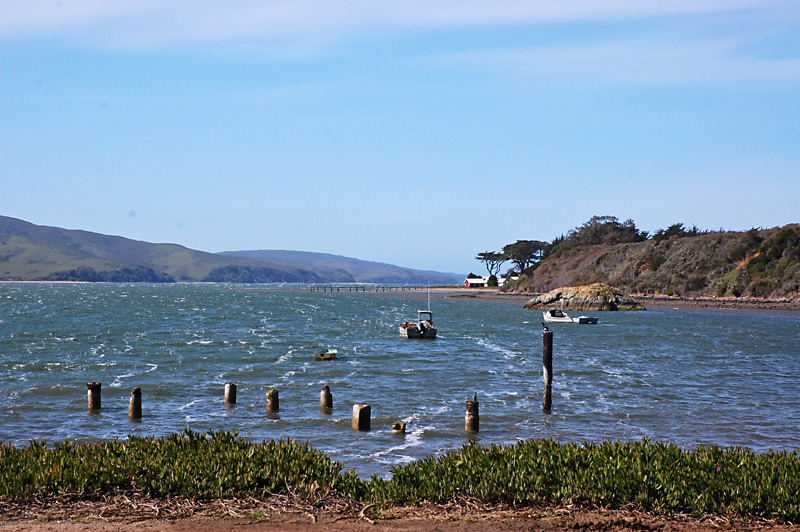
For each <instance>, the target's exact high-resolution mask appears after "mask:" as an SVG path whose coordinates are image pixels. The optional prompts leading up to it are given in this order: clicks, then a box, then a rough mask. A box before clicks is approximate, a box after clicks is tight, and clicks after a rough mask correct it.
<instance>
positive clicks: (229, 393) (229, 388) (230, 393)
mask: <svg viewBox="0 0 800 532" xmlns="http://www.w3.org/2000/svg"><path fill="white" fill-rule="evenodd" d="M225 404H226V405H235V404H236V385H235V384H234V383H232V382H226V383H225Z"/></svg>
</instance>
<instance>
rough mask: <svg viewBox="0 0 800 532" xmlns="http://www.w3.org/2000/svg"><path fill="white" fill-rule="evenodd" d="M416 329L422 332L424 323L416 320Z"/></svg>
mask: <svg viewBox="0 0 800 532" xmlns="http://www.w3.org/2000/svg"><path fill="white" fill-rule="evenodd" d="M417 330H418V331H419V333H420V334H422V333H424V332H425V324H424V323H422V322H421V321H419V322H417Z"/></svg>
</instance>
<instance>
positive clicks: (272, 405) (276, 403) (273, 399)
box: [267, 388, 280, 412]
mask: <svg viewBox="0 0 800 532" xmlns="http://www.w3.org/2000/svg"><path fill="white" fill-rule="evenodd" d="M278 410H280V399H279V398H278V390H275V389H274V388H273V389H272V390H270V391H268V392H267V412H277V411H278Z"/></svg>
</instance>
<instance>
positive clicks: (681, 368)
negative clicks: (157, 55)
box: [0, 283, 800, 477]
mask: <svg viewBox="0 0 800 532" xmlns="http://www.w3.org/2000/svg"><path fill="white" fill-rule="evenodd" d="M522 304H523V301H520V300H511V301H506V300H502V301H497V300H482V299H475V298H465V297H455V296H452V295H446V294H441V293H435V292H433V293H431V308H432V310H433V311H434V313H435V314H434V317H435V321H436V325H437V326H438V328H439V337H438V338H437V339H436V340H434V341H414V340H404V339H402V338H401V337H400V335H399V333H398V331H397V324H398V323H399V322H400V321H406V320H412V319H414V317H415V316H416V311H417V310H418V309H420V308H425V307H426V306H427V301H426V294H425V293H424V292H391V293H389V292H378V293H376V292H368V293H362V292H359V293H352V292H339V293H330V292H328V293H320V292H314V293H312V292H310V291H309V290H308V288H307V287H295V288H294V289H293V288H291V287H289V288H287V287H275V286H252V285H216V284H179V285H143V284H103V285H92V284H15V283H9V284H0V440H2V441H6V442H11V443H13V444H15V445H19V446H23V445H27V444H28V442H29V440H31V439H39V440H47V441H48V442H50V443H54V442H57V441H62V440H72V441H76V442H87V441H97V440H99V439H107V438H120V439H124V438H126V437H127V435H128V434H139V435H156V436H162V435H165V434H170V433H173V432H180V431H182V430H183V429H184V428H190V429H192V430H195V431H205V430H209V429H211V430H222V429H225V430H233V431H238V432H239V434H240V435H241V436H242V437H244V438H246V439H250V440H254V441H262V440H265V439H288V438H295V439H298V440H304V441H305V440H307V441H309V442H311V444H312V446H313V447H315V448H317V449H320V450H322V451H324V452H325V453H327V454H328V455H330V456H331V457H332V458H333V459H334V460H338V461H341V462H343V463H344V465H345V467H346V468H347V469H355V470H357V471H358V473H359V475H360V476H365V477H366V476H371V475H372V474H374V473H377V474H378V475H380V476H382V477H389V476H390V472H391V468H392V466H394V465H398V464H403V463H407V462H410V461H412V460H416V459H420V458H423V457H425V456H428V455H437V454H440V453H442V452H443V451H447V450H452V449H456V448H458V447H460V446H461V445H463V444H464V443H465V442H467V441H469V440H471V439H473V440H477V441H478V442H479V443H481V444H484V445H489V444H492V443H498V444H511V443H515V442H517V441H519V440H525V439H530V438H554V439H556V440H558V441H562V442H566V441H576V442H581V441H603V440H609V439H611V440H617V439H620V440H628V439H634V440H639V439H641V438H645V437H647V438H650V439H651V440H664V441H669V442H672V443H675V444H678V445H681V446H682V447H685V448H693V447H695V446H696V445H698V444H715V445H720V446H733V445H738V446H746V447H750V448H752V449H753V450H755V451H757V452H764V451H766V450H768V449H795V448H798V447H800V430H798V426H799V425H800V312H796V311H766V310H718V309H699V308H679V309H674V308H671V307H652V308H650V309H649V310H647V311H646V312H625V313H623V312H617V313H610V312H607V313H599V316H600V323H599V324H598V325H594V326H591V325H580V326H579V325H553V326H551V330H554V348H553V350H554V356H553V359H554V361H553V369H554V383H553V410H552V413H551V414H545V413H543V412H542V408H541V403H542V392H543V383H542V335H541V331H542V325H541V313H539V312H536V311H528V310H524V309H522ZM324 348H336V349H338V350H339V358H338V359H337V360H335V361H315V360H314V358H313V353H314V352H315V351H316V350H320V349H324ZM90 381H98V382H101V383H102V405H103V406H102V409H101V410H100V412H99V413H90V412H89V411H88V408H87V392H86V383H87V382H90ZM226 382H233V383H236V384H237V386H238V402H237V404H236V405H235V406H232V407H228V406H225V405H224V404H223V397H224V386H225V383H226ZM326 384H327V385H328V386H330V388H331V392H332V394H333V401H334V410H333V413H332V414H330V415H326V414H325V413H322V412H320V410H319V396H320V390H321V388H322V386H323V385H326ZM134 386H140V387H141V389H142V404H143V412H144V416H143V419H142V420H141V421H140V422H132V421H129V420H128V417H127V409H128V400H129V396H130V392H131V390H132V389H133V387H134ZM272 388H276V389H278V391H279V394H280V412H279V413H277V414H268V413H267V412H266V398H265V395H266V392H267V391H268V390H270V389H272ZM473 395H476V396H477V397H478V400H479V401H480V432H479V433H477V434H471V433H467V432H465V431H464V414H465V405H464V403H465V401H466V400H467V399H470V398H472V396H473ZM354 403H367V404H370V405H371V409H372V430H371V431H369V432H358V431H353V430H352V429H351V416H352V405H353V404H354ZM396 421H406V422H407V423H408V433H406V434H405V435H396V434H393V433H392V431H391V425H392V423H394V422H396Z"/></svg>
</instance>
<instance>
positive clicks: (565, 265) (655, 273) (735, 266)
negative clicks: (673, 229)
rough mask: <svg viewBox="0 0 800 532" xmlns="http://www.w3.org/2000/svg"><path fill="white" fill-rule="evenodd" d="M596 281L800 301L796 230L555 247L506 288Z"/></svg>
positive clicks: (652, 290)
mask: <svg viewBox="0 0 800 532" xmlns="http://www.w3.org/2000/svg"><path fill="white" fill-rule="evenodd" d="M595 282H602V283H606V284H610V285H612V286H616V287H618V288H622V289H623V290H625V291H627V292H630V293H643V294H653V295H678V296H688V297H697V296H717V297H720V296H733V297H740V296H745V297H759V298H800V225H798V224H790V225H787V226H785V227H778V228H772V229H751V230H750V231H745V232H711V233H703V234H697V235H690V236H679V235H676V236H671V237H669V238H662V239H656V238H651V239H648V240H645V241H641V242H629V243H621V244H597V245H579V246H563V245H562V246H560V247H559V248H558V249H556V250H555V251H554V252H553V253H552V254H551V255H549V256H548V257H547V258H546V259H543V260H542V261H541V262H540V263H539V264H538V265H537V266H536V267H535V268H532V269H530V270H528V271H527V272H526V275H524V276H523V277H522V278H521V279H520V280H519V281H518V282H517V283H513V284H512V285H510V286H509V287H508V289H510V290H515V291H526V292H535V293H540V292H547V291H549V290H552V289H554V288H558V287H560V286H577V285H584V284H591V283H595Z"/></svg>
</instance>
